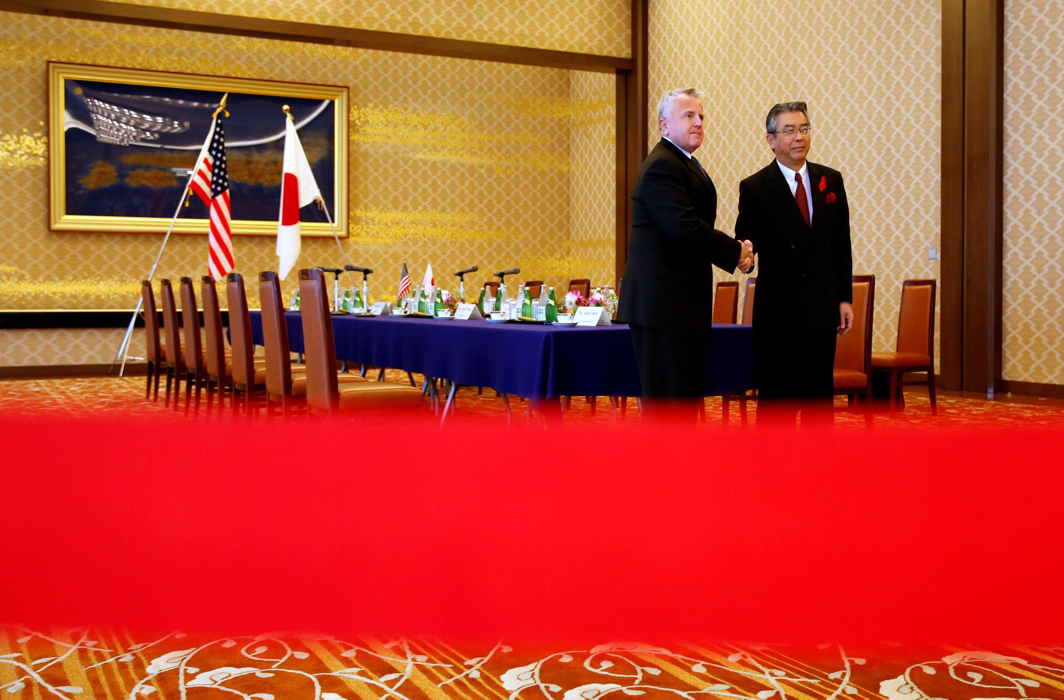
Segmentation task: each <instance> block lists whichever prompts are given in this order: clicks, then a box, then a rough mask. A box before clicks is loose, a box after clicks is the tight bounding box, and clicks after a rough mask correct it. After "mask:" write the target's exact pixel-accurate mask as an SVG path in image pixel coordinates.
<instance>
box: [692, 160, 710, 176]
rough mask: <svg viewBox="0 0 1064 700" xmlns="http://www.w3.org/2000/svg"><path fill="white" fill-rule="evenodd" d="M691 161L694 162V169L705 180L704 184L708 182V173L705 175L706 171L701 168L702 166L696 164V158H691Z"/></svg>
mask: <svg viewBox="0 0 1064 700" xmlns="http://www.w3.org/2000/svg"><path fill="white" fill-rule="evenodd" d="M691 160H692V161H693V162H694V164H695V169H696V170H698V172H699V174H701V175H702V177H703V178H705V179H706V182H710V179H709V173H707V172H706V169H705V168H703V167H702V164H701V163H699V162H698V158H695V157H694V156H692V157H691Z"/></svg>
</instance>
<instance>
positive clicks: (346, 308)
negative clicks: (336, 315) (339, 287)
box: [340, 289, 353, 314]
mask: <svg viewBox="0 0 1064 700" xmlns="http://www.w3.org/2000/svg"><path fill="white" fill-rule="evenodd" d="M352 308H353V307H352V305H351V290H350V289H345V290H344V298H343V301H341V302H340V310H341V311H343V312H344V313H345V314H349V313H351V309H352Z"/></svg>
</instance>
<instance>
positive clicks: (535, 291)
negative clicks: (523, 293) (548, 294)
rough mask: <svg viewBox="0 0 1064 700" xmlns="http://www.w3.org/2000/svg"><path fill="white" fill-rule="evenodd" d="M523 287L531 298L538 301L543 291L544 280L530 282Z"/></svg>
mask: <svg viewBox="0 0 1064 700" xmlns="http://www.w3.org/2000/svg"><path fill="white" fill-rule="evenodd" d="M523 286H524V287H525V289H527V290H528V295H529V296H530V297H531V298H533V299H538V298H539V294H540V292H542V291H543V280H528V281H526V282H525V283H524V285H523Z"/></svg>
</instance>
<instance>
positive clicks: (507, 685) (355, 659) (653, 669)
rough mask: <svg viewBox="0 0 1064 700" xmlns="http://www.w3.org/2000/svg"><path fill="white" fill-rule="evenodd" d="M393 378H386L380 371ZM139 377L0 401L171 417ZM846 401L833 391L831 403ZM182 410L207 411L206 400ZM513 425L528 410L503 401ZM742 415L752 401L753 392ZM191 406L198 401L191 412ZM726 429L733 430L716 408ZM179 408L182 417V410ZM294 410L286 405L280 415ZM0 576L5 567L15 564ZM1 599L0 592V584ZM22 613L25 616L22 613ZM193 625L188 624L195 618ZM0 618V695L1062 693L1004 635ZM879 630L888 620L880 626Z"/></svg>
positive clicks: (796, 698) (1052, 650)
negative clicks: (412, 630)
mask: <svg viewBox="0 0 1064 700" xmlns="http://www.w3.org/2000/svg"><path fill="white" fill-rule="evenodd" d="M404 380H405V375H400V374H399V373H390V374H389V376H388V381H395V382H401V381H404ZM143 382H144V380H143V378H142V377H127V378H115V377H96V378H76V379H48V380H32V379H19V380H0V411H2V412H8V413H16V414H17V413H26V412H30V413H32V412H39V413H41V414H42V415H53V416H54V415H61V416H66V415H70V416H77V415H84V414H89V415H94V416H100V415H108V414H113V415H116V416H119V415H128V414H129V413H130V412H131V411H132V412H135V413H136V415H138V416H146V417H149V418H150V416H153V415H158V416H160V417H168V419H170V420H184V418H183V416H184V415H186V413H185V408H186V405H185V404H184V402H182V403H180V404H179V405H178V407H177V408H176V409H175V408H174V407H166V406H164V404H163V402H162V401H161V400H160V401H158V402H147V401H145V400H144V398H143V388H144V384H143ZM907 398H908V405H907V406H906V407H905V409H904V410H901V411H898V412H896V413H894V414H887V413H886V412H882V411H880V412H877V413H876V414H875V416H874V419H873V426H904V427H911V428H913V429H917V430H949V429H952V428H971V427H972V426H973V425H979V426H982V425H994V426H998V427H1005V428H1011V427H1036V426H1037V427H1050V428H1064V402H1061V401H1059V400H1056V401H1054V400H1046V401H1038V400H1034V399H1032V400H1030V401H1023V402H1021V401H985V400H982V399H978V398H970V397H965V396H959V395H946V396H943V397H940V399H939V411H938V415H932V414H931V412H930V409H929V406H928V403H927V399H926V397H921V395H920V394H919V393H917V392H912V393H910V395H909V396H908V397H907ZM838 406H839V408H845V406H844V402H841V401H840V403H839V404H838ZM189 409H190V410H189V412H188V415H189V416H190V417H197V416H198V418H196V419H207V415H206V411H205V403H204V404H203V405H201V406H200V407H199V408H198V409H197V408H196V407H195V406H190V407H189ZM511 409H512V412H513V417H512V420H513V422H514V423H517V424H521V423H532V422H533V421H536V420H537V418H536V416H535V415H534V413H532V412H530V411H529V410H528V409H527V406H526V404H524V403H523V402H521V401H519V400H515V399H512V398H511ZM748 409H749V413H751V414H752V413H753V412H754V411H755V410H756V406H755V405H754V403H753V402H751V404H750V405H749V406H748ZM197 411H198V412H197ZM721 411H722V405H721V401H720V399H719V398H710V399H707V401H706V416H707V418H706V422H705V423H704V424H703V425H705V426H719V425H720V421H721ZM504 414H505V408H504V406H503V403H502V401H501V400H500V399H499V398H497V397H496V396H495V394H494V392H492V391H491V390H489V389H485V390H484V391H483V392H482V393H478V392H477V390H476V388H464V389H462V390H461V391H460V392H459V396H458V409H457V413H456V417H459V419H460V417H462V416H471V417H483V418H487V419H492V418H500V417H502V416H503V415H504ZM730 418H731V420H730V423H729V425H730V426H731V427H733V428H735V429H741V428H739V426H740V423H739V420H738V418H739V411H738V407H737V405H736V404H734V403H733V404H732V407H731V416H730ZM190 419H193V418H190ZM300 419H302V418H301V417H300V416H295V417H294V418H293V420H300ZM564 420H566V421H575V420H579V421H584V422H587V423H590V424H610V423H615V422H619V421H634V420H638V409H637V408H636V406H635V402H634V401H629V404H628V409H627V412H626V413H622V412H621V411H620V410H619V409H618V408H617V407H616V406H611V404H610V402H609V401H608V400H606V399H605V398H599V399H598V401H597V403H596V404H592V403H590V402H589V401H587V400H585V399H584V398H583V397H576V398H574V399H573V400H572V404H571V407H570V408H568V409H567V410H566V412H565V414H564ZM838 423H839V424H840V425H843V426H852V427H853V428H854V429H864V427H865V420H864V416H862V415H861V414H859V413H851V412H848V411H845V410H844V411H842V412H840V414H839V417H838ZM9 564H10V565H11V566H12V568H11V571H10V572H9V573H8V575H17V572H16V570H15V568H14V563H9ZM0 595H2V594H0ZM28 617H29V615H27V618H28ZM195 622H196V621H189V623H190V625H189V626H190V628H195V629H200V628H199V627H197V626H196V625H195V624H193V623H195ZM19 623H20V621H19V620H18V619H9V620H3V621H0V698H5V697H11V698H27V699H28V698H33V699H34V700H37V699H39V698H101V699H108V700H110V699H112V698H114V699H117V698H128V699H130V700H137V699H138V698H159V699H161V700H165V699H170V698H173V699H181V700H184V699H186V698H191V699H195V698H205V699H206V698H231V697H236V698H245V699H248V700H251V699H258V700H287V699H292V700H301V699H302V698H308V699H314V700H318V699H321V700H342V699H344V700H346V699H351V700H354V699H356V698H359V699H373V698H381V699H384V698H400V699H402V698H410V699H413V698H503V699H510V700H527V699H530V698H544V699H548V700H593V699H597V698H621V697H644V698H692V699H696V698H735V699H743V700H784V699H792V700H836V699H840V698H885V699H886V700H938V699H948V700H980V699H981V700H1001V699H1006V698H1008V699H1011V698H1032V699H1038V698H1054V699H1060V700H1064V644H1062V645H1045V644H1040V645H1032V644H1018V643H1004V642H1002V643H992V644H987V643H979V642H973V641H966V640H956V641H955V642H954V643H940V644H932V643H922V644H911V643H910V644H902V643H898V642H891V641H881V642H877V643H868V644H863V645H857V646H852V645H845V646H843V645H839V644H834V643H825V644H821V645H797V644H795V645H786V644H758V643H752V642H749V641H743V642H736V643H726V642H721V641H712V642H702V643H699V642H697V641H689V640H688V641H675V640H653V639H651V640H640V641H620V640H609V639H602V640H596V641H595V642H593V643H590V644H588V643H581V644H566V643H565V642H564V641H552V642H549V643H544V642H538V643H528V642H524V641H522V640H519V639H511V640H507V639H503V640H498V641H491V642H483V643H479V642H471V641H468V640H461V641H460V640H448V639H436V638H381V637H368V636H360V637H353V638H340V637H337V636H335V635H333V634H329V633H325V632H323V633H320V634H315V633H308V632H305V631H298V632H297V631H279V632H269V633H263V634H257V635H252V636H224V635H219V634H215V635H210V636H206V635H204V634H203V633H202V632H191V631H190V632H187V633H186V632H183V631H179V630H174V631H169V632H163V633H154V634H149V633H146V632H143V631H134V630H128V629H120V628H119V629H103V628H58V627H39V626H33V627H31V626H23V625H20V624H19ZM883 636H884V639H885V640H889V637H890V634H889V631H884V635H883Z"/></svg>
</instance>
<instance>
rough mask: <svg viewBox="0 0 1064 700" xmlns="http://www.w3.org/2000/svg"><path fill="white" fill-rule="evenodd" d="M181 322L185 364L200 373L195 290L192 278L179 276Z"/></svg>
mask: <svg viewBox="0 0 1064 700" xmlns="http://www.w3.org/2000/svg"><path fill="white" fill-rule="evenodd" d="M181 322H182V324H183V330H184V336H185V338H184V340H185V365H186V366H187V367H188V369H189V371H193V372H196V373H197V374H202V373H203V371H204V369H206V368H205V366H204V364H203V341H202V339H201V338H200V319H199V308H198V307H197V306H196V290H195V289H193V288H192V278H191V277H182V278H181Z"/></svg>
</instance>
